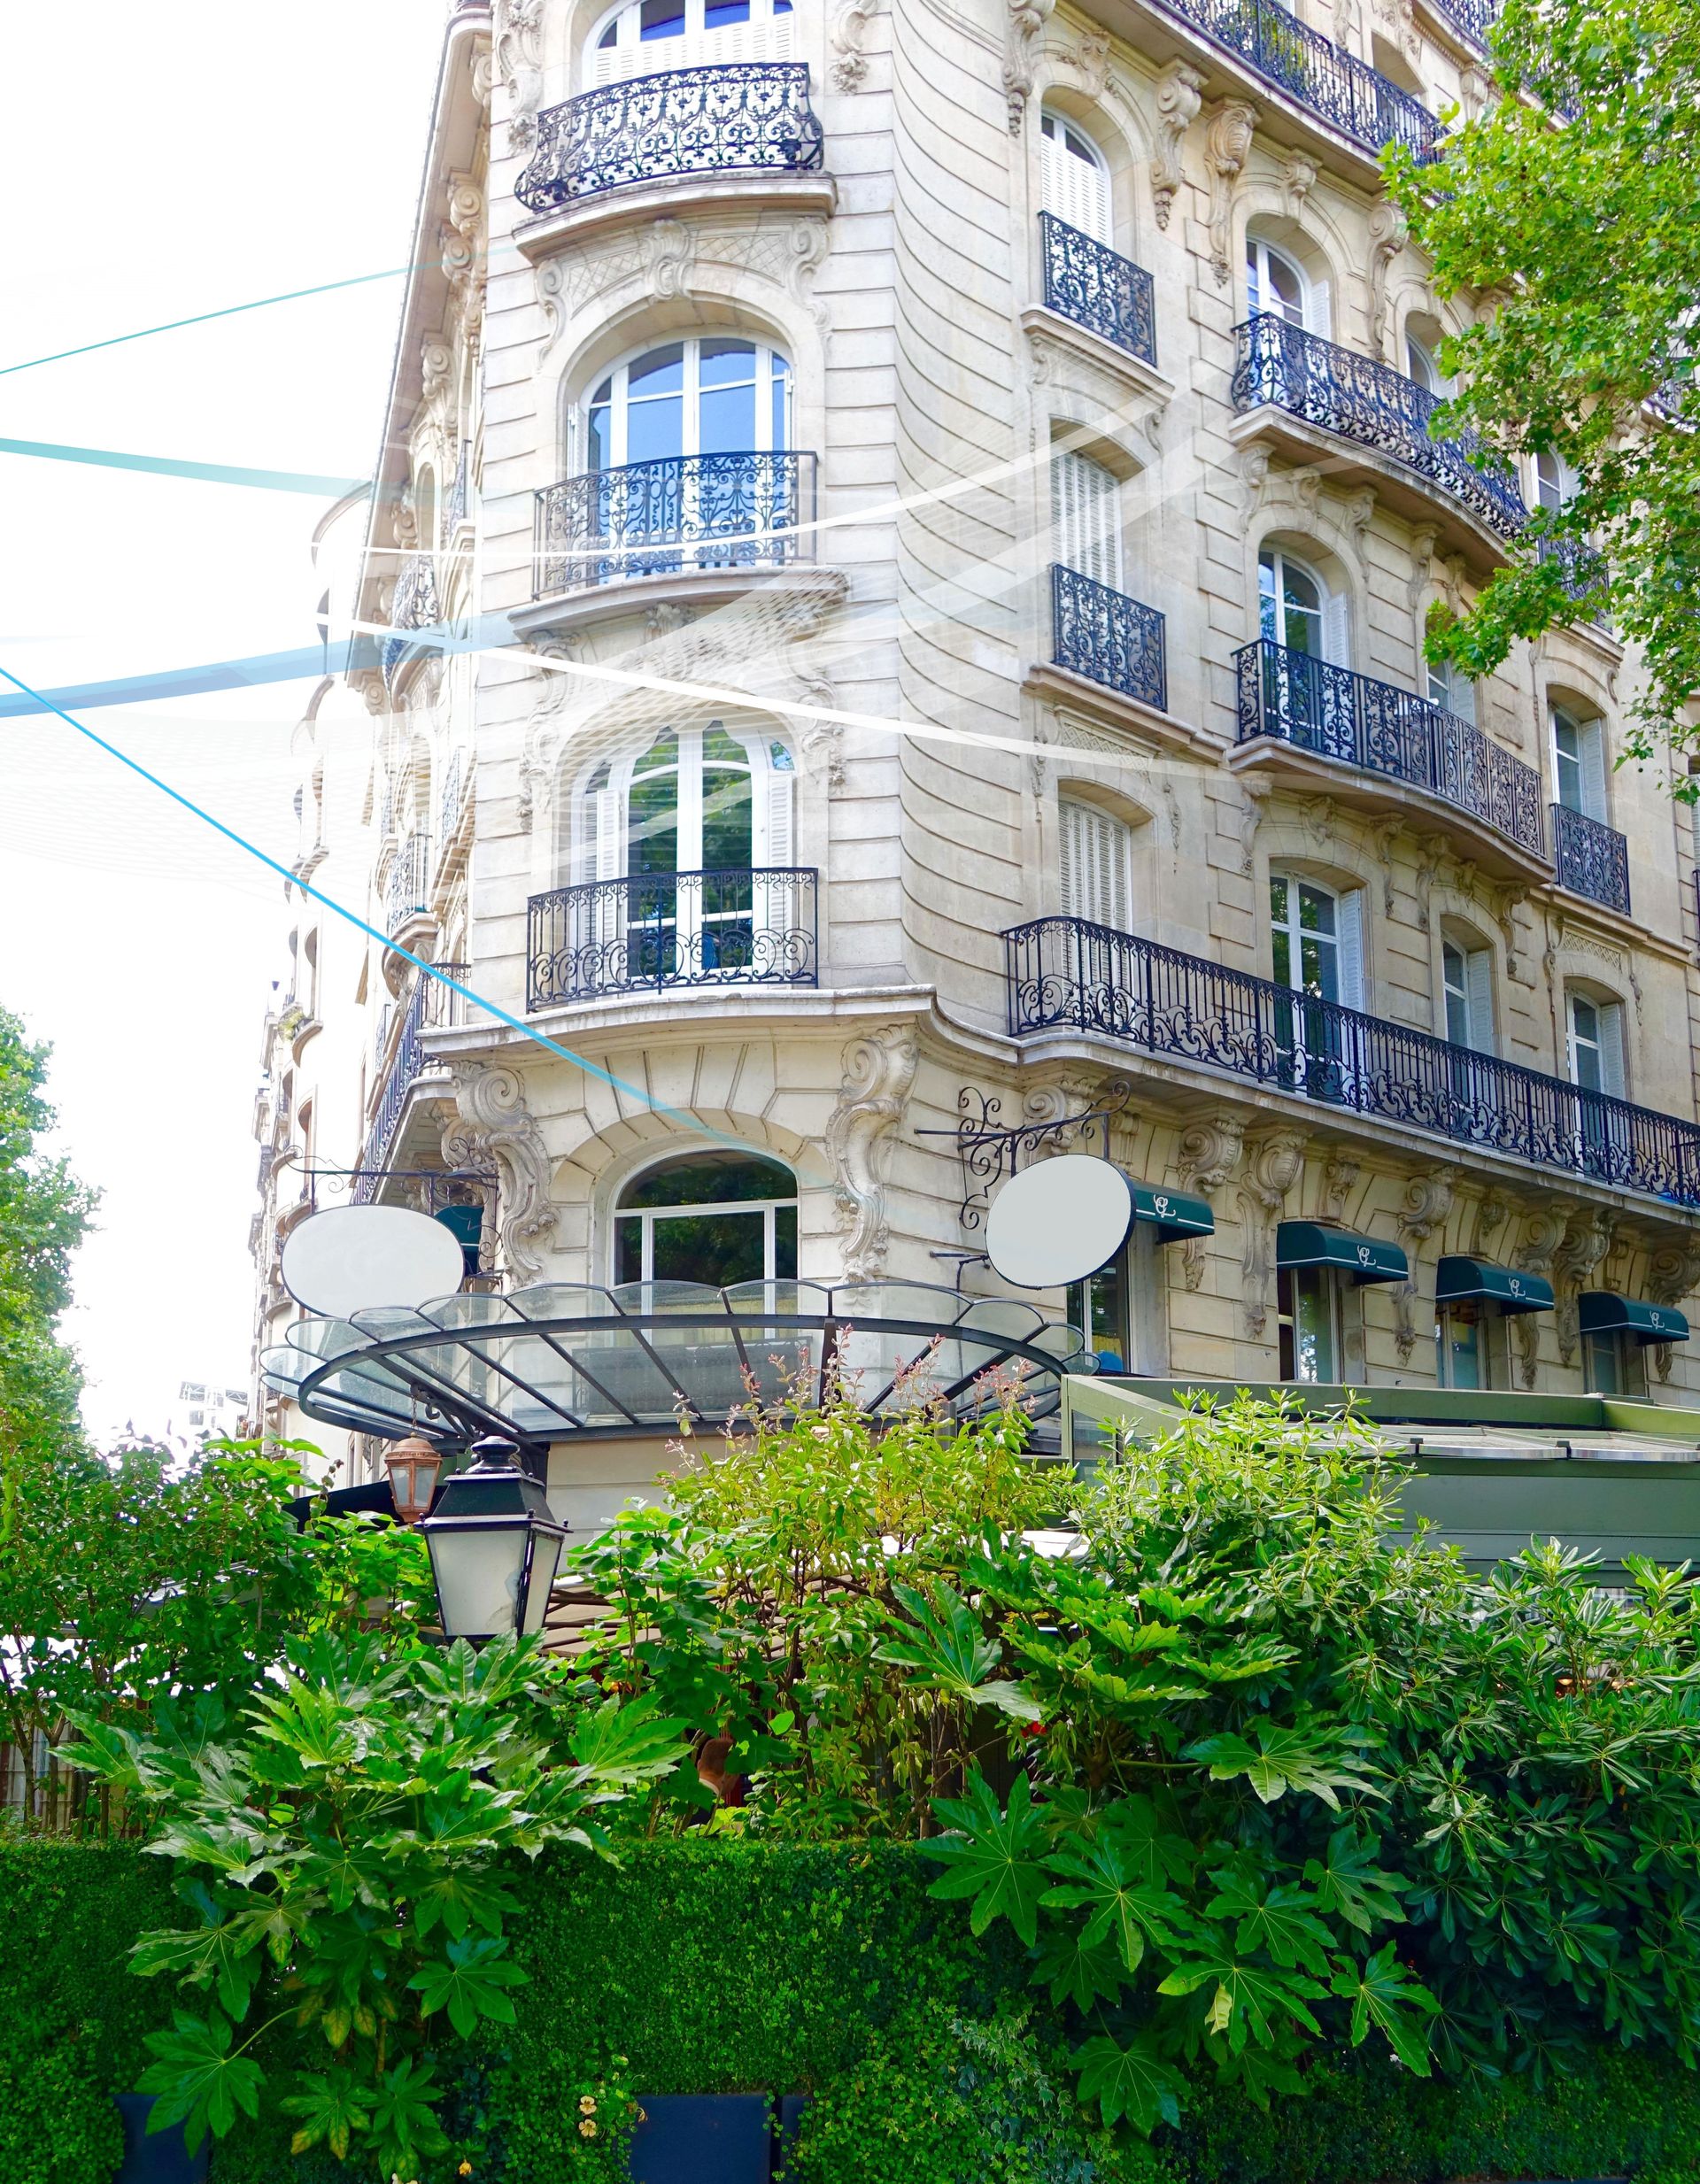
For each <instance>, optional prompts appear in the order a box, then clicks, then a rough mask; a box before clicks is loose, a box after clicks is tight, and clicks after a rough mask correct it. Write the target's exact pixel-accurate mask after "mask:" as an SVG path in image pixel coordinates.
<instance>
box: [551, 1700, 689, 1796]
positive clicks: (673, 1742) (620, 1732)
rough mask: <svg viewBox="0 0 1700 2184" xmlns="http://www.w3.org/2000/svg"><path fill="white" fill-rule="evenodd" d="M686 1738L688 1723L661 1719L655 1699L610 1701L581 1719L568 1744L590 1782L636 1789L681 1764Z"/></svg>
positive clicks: (574, 1727) (600, 1786) (610, 1786)
mask: <svg viewBox="0 0 1700 2184" xmlns="http://www.w3.org/2000/svg"><path fill="white" fill-rule="evenodd" d="M683 1736H684V1723H683V1722H679V1721H673V1720H669V1719H667V1718H664V1717H661V1715H660V1714H659V1713H658V1711H657V1706H656V1702H655V1700H654V1699H653V1698H642V1699H630V1700H624V1701H622V1700H620V1699H609V1700H608V1701H607V1702H606V1703H605V1704H604V1705H601V1706H599V1707H598V1708H597V1709H596V1711H595V1712H594V1713H592V1714H581V1715H580V1717H579V1718H578V1720H577V1721H576V1723H575V1724H574V1725H573V1732H572V1734H571V1736H570V1737H568V1740H567V1742H568V1749H569V1750H570V1751H571V1753H572V1755H573V1757H574V1759H575V1760H576V1762H577V1763H578V1765H579V1768H580V1770H581V1771H582V1774H583V1779H584V1780H585V1781H586V1782H587V1783H590V1784H591V1785H593V1786H595V1787H599V1788H608V1789H615V1788H619V1789H637V1788H640V1787H643V1786H644V1785H645V1784H647V1783H650V1782H653V1781H655V1780H657V1779H659V1778H660V1777H661V1776H662V1775H664V1774H667V1773H668V1772H669V1771H671V1769H672V1768H673V1767H674V1766H676V1764H677V1763H678V1757H679V1744H680V1740H681V1739H682V1738H683Z"/></svg>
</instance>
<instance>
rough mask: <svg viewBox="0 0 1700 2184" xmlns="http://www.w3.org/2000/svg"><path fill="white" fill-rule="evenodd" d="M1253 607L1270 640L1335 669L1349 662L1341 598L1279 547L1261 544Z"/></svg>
mask: <svg viewBox="0 0 1700 2184" xmlns="http://www.w3.org/2000/svg"><path fill="white" fill-rule="evenodd" d="M1257 610H1258V626H1259V629H1260V632H1261V634H1262V635H1263V637H1265V638H1266V639H1267V640H1268V642H1269V643H1270V644H1285V645H1286V646H1287V649H1288V651H1289V652H1303V653H1305V654H1306V655H1307V656H1308V657H1309V658H1310V659H1312V660H1329V661H1332V663H1333V665H1334V666H1335V667H1337V668H1343V667H1345V666H1347V665H1348V660H1347V644H1346V602H1345V600H1344V599H1343V598H1340V597H1338V596H1337V595H1335V594H1333V593H1331V592H1330V591H1329V590H1328V587H1327V586H1326V585H1325V583H1323V581H1322V579H1321V577H1320V576H1318V575H1317V573H1316V571H1315V570H1314V569H1313V568H1310V567H1306V565H1305V564H1304V563H1303V562H1302V561H1300V560H1295V559H1294V556H1293V555H1292V554H1290V553H1287V552H1286V551H1285V550H1284V549H1282V548H1281V547H1279V546H1265V547H1264V548H1263V551H1262V552H1260V553H1259V554H1258V556H1257Z"/></svg>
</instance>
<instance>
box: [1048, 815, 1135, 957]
mask: <svg viewBox="0 0 1700 2184" xmlns="http://www.w3.org/2000/svg"><path fill="white" fill-rule="evenodd" d="M1056 820H1057V862H1058V867H1059V871H1058V878H1059V880H1060V882H1061V889H1060V892H1061V897H1062V915H1063V916H1064V917H1079V918H1086V919H1087V920H1088V921H1089V922H1091V923H1092V924H1093V925H1108V926H1109V927H1111V928H1112V929H1113V930H1115V931H1117V932H1118V933H1125V932H1131V931H1132V916H1133V912H1132V863H1133V830H1132V828H1131V827H1130V826H1129V825H1128V823H1127V822H1126V821H1125V820H1124V819H1117V816H1116V815H1115V814H1114V813H1113V812H1107V811H1104V810H1102V809H1101V808H1100V806H1098V805H1096V804H1086V803H1083V802H1080V801H1078V799H1074V798H1072V797H1066V796H1065V797H1059V798H1058V799H1057V804H1056Z"/></svg>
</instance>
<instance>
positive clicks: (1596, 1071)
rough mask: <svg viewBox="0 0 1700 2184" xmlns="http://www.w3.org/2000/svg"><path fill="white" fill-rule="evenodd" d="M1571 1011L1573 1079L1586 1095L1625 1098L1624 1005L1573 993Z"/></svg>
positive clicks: (1571, 1066) (1570, 998)
mask: <svg viewBox="0 0 1700 2184" xmlns="http://www.w3.org/2000/svg"><path fill="white" fill-rule="evenodd" d="M1569 1010H1570V1077H1571V1082H1572V1084H1580V1086H1581V1088H1582V1090H1583V1091H1584V1092H1605V1093H1607V1094H1608V1095H1609V1096H1610V1097H1611V1099H1613V1100H1621V1099H1622V1098H1623V1097H1624V1067H1623V1004H1622V1002H1621V1001H1600V1000H1596V999H1594V998H1593V997H1592V996H1591V995H1589V994H1586V993H1577V992H1572V993H1571V995H1570V997H1569Z"/></svg>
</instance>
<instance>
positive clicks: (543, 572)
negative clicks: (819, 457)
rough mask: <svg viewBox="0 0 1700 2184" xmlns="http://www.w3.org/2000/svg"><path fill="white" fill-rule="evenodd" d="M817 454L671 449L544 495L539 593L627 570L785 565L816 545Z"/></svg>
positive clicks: (605, 579) (540, 501)
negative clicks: (684, 452) (711, 452)
mask: <svg viewBox="0 0 1700 2184" xmlns="http://www.w3.org/2000/svg"><path fill="white" fill-rule="evenodd" d="M814 522H815V458H814V456H813V455H812V454H800V453H797V452H794V451H793V452H788V453H787V452H781V453H777V454H754V453H752V454H727V455H666V456H661V457H659V458H657V459H655V460H653V461H651V462H643V463H624V464H622V465H621V466H620V467H618V468H615V469H612V470H591V471H586V472H585V473H584V474H583V475H582V476H579V477H576V478H563V479H562V480H561V481H560V483H559V484H558V485H549V486H545V488H544V490H542V491H541V492H540V493H539V494H538V495H537V597H538V598H546V597H548V596H549V595H550V594H551V593H553V592H557V591H574V590H580V589H581V588H583V587H584V586H587V585H591V584H603V583H610V582H613V581H614V580H616V579H618V578H620V577H622V576H663V575H680V574H683V573H686V572H689V571H692V570H699V569H700V570H707V569H723V568H779V567H788V566H790V565H792V564H793V563H796V562H799V561H807V560H813V559H814V552H815V532H814Z"/></svg>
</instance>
